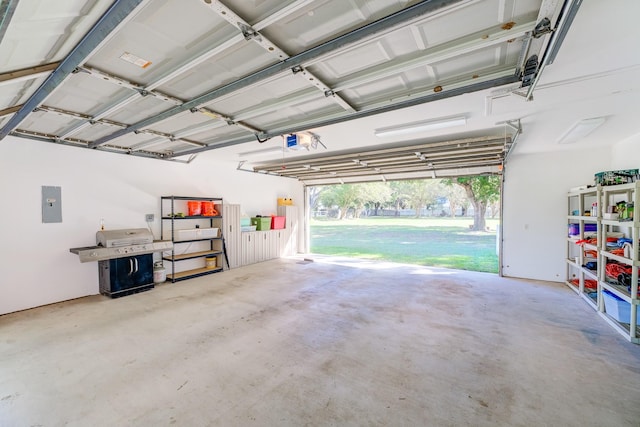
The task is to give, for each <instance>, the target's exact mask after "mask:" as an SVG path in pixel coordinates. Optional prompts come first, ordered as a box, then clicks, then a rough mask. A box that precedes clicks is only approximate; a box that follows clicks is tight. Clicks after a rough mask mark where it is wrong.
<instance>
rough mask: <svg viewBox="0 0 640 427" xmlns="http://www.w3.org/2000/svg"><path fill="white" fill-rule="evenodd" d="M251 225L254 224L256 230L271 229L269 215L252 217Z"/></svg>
mask: <svg viewBox="0 0 640 427" xmlns="http://www.w3.org/2000/svg"><path fill="white" fill-rule="evenodd" d="M251 225H255V226H256V230H258V231H263V230H271V217H269V216H266V217H253V218H251Z"/></svg>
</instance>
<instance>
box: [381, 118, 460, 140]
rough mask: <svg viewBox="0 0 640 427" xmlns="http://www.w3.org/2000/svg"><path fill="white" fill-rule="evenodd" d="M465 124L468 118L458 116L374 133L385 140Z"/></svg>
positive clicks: (392, 127)
mask: <svg viewBox="0 0 640 427" xmlns="http://www.w3.org/2000/svg"><path fill="white" fill-rule="evenodd" d="M465 124H467V118H466V117H465V116H456V117H447V118H443V119H437V120H427V121H423V122H415V123H407V124H404V125H400V126H390V127H386V128H380V129H376V130H375V131H374V132H373V133H374V135H375V136H377V137H378V138H384V137H386V136H398V135H409V134H412V133H418V132H425V131H430V130H437V129H445V128H450V127H453V126H463V125H465Z"/></svg>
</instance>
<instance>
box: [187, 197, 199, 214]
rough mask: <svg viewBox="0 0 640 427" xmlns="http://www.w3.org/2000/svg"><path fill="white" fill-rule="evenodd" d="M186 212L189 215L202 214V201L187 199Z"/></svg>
mask: <svg viewBox="0 0 640 427" xmlns="http://www.w3.org/2000/svg"><path fill="white" fill-rule="evenodd" d="M187 212H188V215H189V216H199V215H202V203H200V202H198V201H194V200H189V201H188V202H187Z"/></svg>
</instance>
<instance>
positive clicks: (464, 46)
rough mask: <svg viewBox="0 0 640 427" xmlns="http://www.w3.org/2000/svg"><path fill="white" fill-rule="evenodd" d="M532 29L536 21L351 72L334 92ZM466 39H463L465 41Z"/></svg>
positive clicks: (457, 55) (488, 45)
mask: <svg viewBox="0 0 640 427" xmlns="http://www.w3.org/2000/svg"><path fill="white" fill-rule="evenodd" d="M535 26H536V22H535V21H532V22H526V23H524V24H521V25H516V26H514V27H512V28H511V29H509V30H504V29H499V30H495V31H494V32H492V33H489V34H484V36H486V37H485V38H483V37H481V36H480V35H478V37H477V38H473V39H471V40H466V41H463V42H460V40H453V41H452V42H449V43H447V44H446V45H444V46H437V47H436V48H433V49H427V50H426V51H421V52H419V53H418V54H417V55H416V56H415V57H413V58H409V59H405V60H403V61H399V62H395V63H394V62H389V63H387V62H385V63H384V64H382V65H379V66H376V67H371V68H368V69H367V70H366V71H363V72H360V73H355V74H353V75H352V76H350V77H349V78H347V79H344V80H341V81H340V82H338V83H336V84H335V85H334V90H335V91H342V90H345V89H350V88H352V87H355V86H359V85H362V84H365V83H370V82H372V81H375V80H378V79H380V78H384V77H389V76H393V75H396V74H398V73H402V72H404V71H407V70H411V69H414V68H418V67H422V66H425V65H429V64H433V63H436V62H441V61H444V60H447V59H452V58H456V57H459V56H462V55H467V54H469V53H472V52H475V51H477V50H479V49H484V48H487V47H490V46H495V45H497V44H501V43H506V42H507V41H509V40H512V39H517V38H519V37H522V36H524V35H525V34H526V33H527V32H528V31H531V30H532V29H533V28H534V27H535ZM466 38H467V37H465V39H466Z"/></svg>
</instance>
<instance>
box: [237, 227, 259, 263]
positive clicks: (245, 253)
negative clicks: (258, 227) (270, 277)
mask: <svg viewBox="0 0 640 427" xmlns="http://www.w3.org/2000/svg"><path fill="white" fill-rule="evenodd" d="M258 233H259V232H258V231H245V232H243V233H242V247H241V265H249V264H254V263H256V239H257V237H258Z"/></svg>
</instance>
